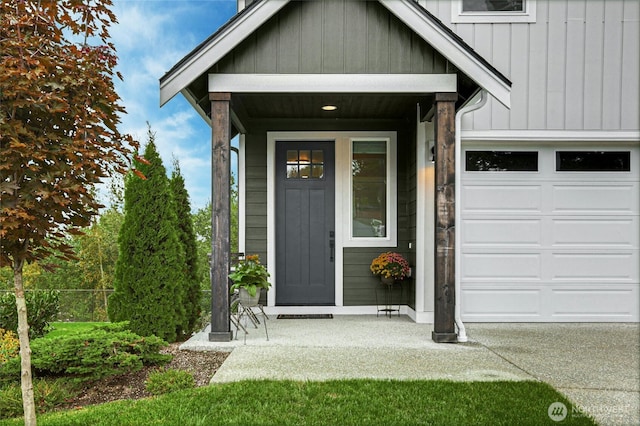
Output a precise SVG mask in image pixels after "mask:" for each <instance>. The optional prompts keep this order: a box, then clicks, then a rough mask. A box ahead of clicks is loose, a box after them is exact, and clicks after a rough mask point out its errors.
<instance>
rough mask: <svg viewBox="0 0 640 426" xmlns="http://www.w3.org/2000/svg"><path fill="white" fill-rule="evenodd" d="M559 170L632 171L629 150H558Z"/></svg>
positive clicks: (557, 169)
mask: <svg viewBox="0 0 640 426" xmlns="http://www.w3.org/2000/svg"><path fill="white" fill-rule="evenodd" d="M556 171H558V172H628V171H631V153H630V152H629V151H619V152H616V151H558V152H556Z"/></svg>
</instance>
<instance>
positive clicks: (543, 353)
mask: <svg viewBox="0 0 640 426" xmlns="http://www.w3.org/2000/svg"><path fill="white" fill-rule="evenodd" d="M467 333H468V334H469V336H470V338H471V339H472V340H473V341H476V342H478V343H480V344H481V345H482V346H484V347H486V348H487V349H488V350H489V351H491V352H492V353H494V354H496V355H497V356H499V357H501V358H502V359H504V360H505V361H507V362H509V363H511V364H513V365H515V366H517V367H518V368H519V369H521V370H522V371H524V372H526V373H527V374H529V375H530V376H532V377H533V378H535V379H538V380H542V381H544V382H547V383H549V384H550V385H551V386H553V387H554V388H555V389H557V390H559V391H560V392H562V393H563V394H564V395H566V396H567V397H568V398H569V399H571V400H572V401H573V402H574V403H576V404H578V405H579V406H580V407H581V409H582V410H583V411H584V412H587V413H589V414H591V415H592V416H593V417H594V418H595V419H596V420H597V421H598V422H599V423H600V424H602V425H640V356H639V354H640V330H639V326H638V324H617V323H615V324H584V323H582V324H573V323H572V324H530V323H529V324H467ZM578 414H579V413H578Z"/></svg>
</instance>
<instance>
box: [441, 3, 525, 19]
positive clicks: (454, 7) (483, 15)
mask: <svg viewBox="0 0 640 426" xmlns="http://www.w3.org/2000/svg"><path fill="white" fill-rule="evenodd" d="M451 22H452V23H454V24H485V23H518V22H524V23H532V22H536V0H524V12H497V11H488V12H463V11H462V0H453V1H452V2H451Z"/></svg>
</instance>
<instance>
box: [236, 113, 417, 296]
mask: <svg viewBox="0 0 640 426" xmlns="http://www.w3.org/2000/svg"><path fill="white" fill-rule="evenodd" d="M414 128H415V123H404V122H403V123H398V122H396V123H379V124H377V125H375V124H374V125H372V124H371V123H370V122H360V123H358V122H350V123H348V124H341V125H340V124H339V125H336V124H335V123H333V122H324V123H322V122H319V121H314V122H310V123H301V124H300V123H299V124H292V123H287V122H285V121H273V122H270V123H269V124H265V125H264V126H259V127H255V128H252V131H251V132H250V133H248V134H246V135H245V167H246V172H245V173H246V174H245V188H244V192H245V215H246V222H245V227H246V229H245V233H244V234H245V245H244V247H245V252H246V253H250V254H259V255H260V258H261V259H264V260H265V262H266V259H267V247H268V241H267V162H266V161H267V160H266V159H267V131H300V132H304V131H308V132H313V131H327V130H330V131H359V130H366V131H388V130H391V131H395V132H397V135H398V144H397V149H398V156H397V158H398V174H397V182H398V188H397V190H398V208H397V212H398V218H397V221H398V223H397V227H398V245H397V247H395V248H393V247H391V248H390V247H345V248H344V249H343V276H342V279H343V298H344V299H343V304H344V306H371V305H376V304H377V302H378V300H377V299H376V292H375V291H374V289H375V288H376V286H379V280H378V279H377V278H376V277H374V276H373V275H372V274H371V272H370V271H369V265H370V264H371V261H372V260H373V258H375V257H376V256H377V255H378V254H380V253H381V252H385V251H390V250H391V251H398V252H400V253H402V254H403V255H404V256H405V257H406V258H407V259H408V260H409V261H410V263H411V264H412V265H415V240H416V234H415V233H416V230H415V217H416V211H415V205H416V204H415V191H416V190H415V185H416V183H415V158H414V156H413V153H414V152H415V136H414V134H413V132H414V130H413V129H414ZM412 224H413V225H412ZM409 243H412V246H411V249H409ZM403 292H404V293H403V299H404V301H405V303H407V304H408V305H409V306H411V307H412V308H413V307H414V305H415V302H414V299H415V297H414V294H415V281H414V279H413V278H410V279H408V280H406V281H405V283H404V287H403ZM379 296H380V297H382V295H379ZM396 297H397V298H399V297H400V292H399V287H398V291H397V293H396V294H394V302H395V300H398V299H396Z"/></svg>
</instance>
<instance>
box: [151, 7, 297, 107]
mask: <svg viewBox="0 0 640 426" xmlns="http://www.w3.org/2000/svg"><path fill="white" fill-rule="evenodd" d="M287 3H289V0H269V1H262V2H260V3H258V4H256V5H255V6H254V7H253V9H252V10H250V11H249V10H248V11H246V12H245V14H243V15H240V16H238V18H237V19H236V20H235V21H234V22H233V23H231V24H230V25H229V27H227V28H225V29H224V31H223V33H222V34H220V35H218V36H217V37H216V38H215V39H213V40H211V41H210V42H209V43H208V44H207V45H205V46H203V47H202V48H201V49H200V50H199V51H198V52H196V53H195V54H194V55H193V56H191V57H189V59H188V60H186V61H185V62H184V63H183V64H182V65H180V67H179V68H177V69H176V70H174V71H173V72H172V73H171V75H169V76H168V77H167V78H166V79H164V80H163V81H161V82H160V106H162V105H164V104H165V103H167V102H168V101H169V100H170V99H171V98H173V97H174V96H175V95H176V94H178V93H179V92H180V91H182V89H184V88H185V87H187V86H188V85H189V84H191V82H193V81H194V80H195V79H197V78H198V77H199V76H201V75H202V74H204V73H205V72H207V70H208V69H209V67H211V66H212V65H213V64H215V63H217V62H218V61H219V60H220V59H222V58H223V57H224V56H225V55H226V54H227V53H229V52H230V51H231V50H232V49H233V48H235V47H236V46H237V45H238V44H240V42H242V41H243V40H244V39H245V38H247V37H248V36H249V35H251V34H253V32H255V30H256V29H257V28H258V27H259V26H260V25H262V24H263V23H264V22H266V21H267V20H268V19H269V18H271V17H272V16H273V15H275V14H276V13H277V12H278V11H279V10H280V9H282V8H283V7H284V6H285V5H286V4H287Z"/></svg>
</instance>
